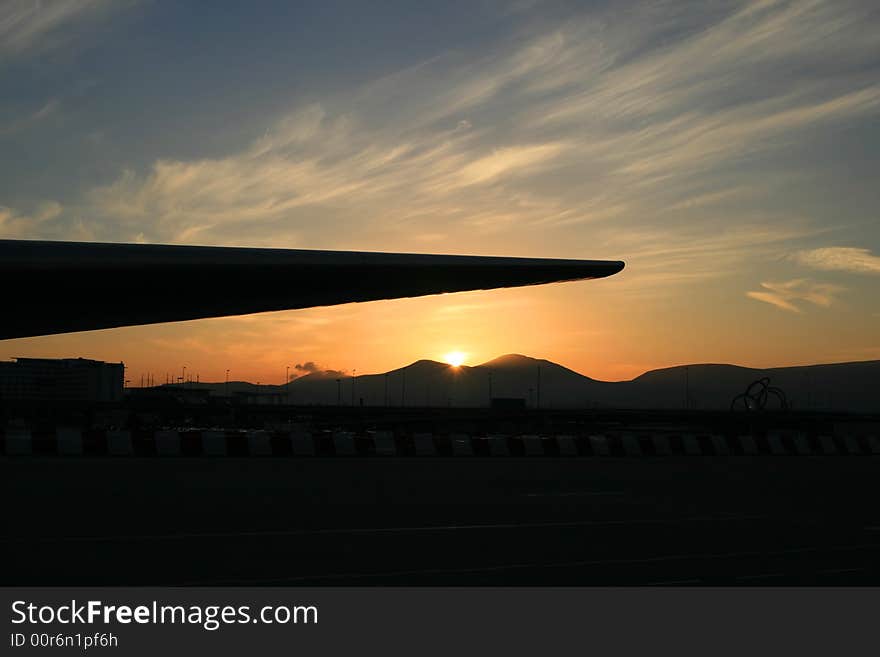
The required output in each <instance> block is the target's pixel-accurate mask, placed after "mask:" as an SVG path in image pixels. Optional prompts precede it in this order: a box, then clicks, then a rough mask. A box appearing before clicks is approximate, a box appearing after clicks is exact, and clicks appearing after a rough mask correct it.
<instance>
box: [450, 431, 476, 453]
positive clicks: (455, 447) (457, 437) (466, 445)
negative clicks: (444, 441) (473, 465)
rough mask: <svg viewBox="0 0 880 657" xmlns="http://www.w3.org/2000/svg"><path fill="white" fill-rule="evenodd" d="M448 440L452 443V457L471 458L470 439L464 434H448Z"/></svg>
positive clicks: (472, 449) (472, 447) (472, 448)
mask: <svg viewBox="0 0 880 657" xmlns="http://www.w3.org/2000/svg"><path fill="white" fill-rule="evenodd" d="M449 440H450V442H451V443H452V455H453V456H473V455H474V446H473V443H472V442H471V437H470V436H469V435H467V434H465V433H453V434H450V436H449Z"/></svg>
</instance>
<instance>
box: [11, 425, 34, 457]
mask: <svg viewBox="0 0 880 657" xmlns="http://www.w3.org/2000/svg"><path fill="white" fill-rule="evenodd" d="M33 452H34V444H33V439H32V437H31V430H30V429H24V428H20V427H7V429H6V454H7V456H28V455H30V454H33Z"/></svg>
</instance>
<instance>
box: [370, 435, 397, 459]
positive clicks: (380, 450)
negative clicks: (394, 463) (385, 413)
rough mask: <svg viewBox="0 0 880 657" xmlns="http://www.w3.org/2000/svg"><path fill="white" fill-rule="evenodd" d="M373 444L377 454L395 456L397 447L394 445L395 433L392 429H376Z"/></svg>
mask: <svg viewBox="0 0 880 657" xmlns="http://www.w3.org/2000/svg"><path fill="white" fill-rule="evenodd" d="M373 445H375V447H376V455H377V456H394V455H395V454H397V448H396V446H395V445H394V434H393V433H391V432H390V431H376V432H375V433H374V434H373Z"/></svg>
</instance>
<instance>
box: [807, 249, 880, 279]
mask: <svg viewBox="0 0 880 657" xmlns="http://www.w3.org/2000/svg"><path fill="white" fill-rule="evenodd" d="M794 259H795V260H796V261H797V262H799V263H800V264H802V265H806V266H807V267H812V268H814V269H822V270H824V271H848V272H853V273H857V274H880V256H875V255H874V254H873V253H871V251H870V250H869V249H860V248H855V247H844V246H832V247H826V248H822V249H812V250H808V251H799V252H798V253H796V254H795V255H794Z"/></svg>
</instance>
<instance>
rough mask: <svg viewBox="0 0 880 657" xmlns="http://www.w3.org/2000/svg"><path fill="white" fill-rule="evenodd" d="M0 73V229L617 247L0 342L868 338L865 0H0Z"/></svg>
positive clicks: (587, 364) (196, 367) (179, 355)
mask: <svg viewBox="0 0 880 657" xmlns="http://www.w3.org/2000/svg"><path fill="white" fill-rule="evenodd" d="M0 89H3V92H2V94H0V238H21V239H64V240H87V241H105V242H151V243H174V244H204V245H230V246H233V245H234V246H257V247H259V246H273V247H291V248H315V249H356V250H368V251H400V252H423V253H451V254H475V255H514V256H537V257H543V256H546V257H563V258H587V259H612V260H624V261H625V262H626V265H627V266H626V269H625V270H624V271H623V272H622V273H621V274H618V275H617V276H614V277H612V278H609V279H605V280H599V281H587V282H581V283H565V284H558V285H550V286H538V287H528V288H519V289H509V290H497V291H489V292H474V293H461V294H454V295H441V296H433V297H424V298H419V299H401V300H395V301H382V302H374V303H366V304H351V305H345V306H338V307H332V308H317V309H310V310H301V311H289V312H278V313H269V314H263V315H252V316H246V317H237V318H224V319H212V320H200V321H192V322H182V323H175V324H162V325H154V326H143V327H133V328H123V329H113V330H106V331H92V332H85V333H79V334H73V335H66V336H53V337H42V338H32V339H21V340H10V341H4V342H0V358H3V359H5V358H10V357H16V356H30V357H33V356H48V357H67V356H83V357H90V358H98V359H102V360H110V361H120V360H122V361H124V362H125V363H126V365H127V366H128V368H129V370H128V377H129V378H130V379H131V380H132V381H133V382H134V383H139V378H140V376H141V375H142V374H144V373H147V372H152V374H153V375H154V376H155V377H156V379H157V381H160V382H163V381H164V379H165V375H166V373H172V375H174V376H177V375H179V373H180V371H181V368H182V367H183V366H186V368H187V372H188V373H193V374H195V373H198V374H199V376H200V379H201V380H202V381H208V380H222V379H223V377H224V374H225V371H226V370H227V369H229V370H230V378H233V379H249V380H251V381H261V382H264V383H281V382H282V381H283V379H284V375H285V368H286V367H288V366H289V367H290V369H291V371H292V372H297V371H298V370H296V368H295V365H296V364H302V363H306V362H310V361H311V362H315V363H318V365H319V366H320V367H322V368H328V369H336V370H344V371H348V372H351V371H352V370H355V369H356V370H357V372H358V373H368V372H380V371H385V370H388V369H392V368H396V367H400V366H402V365H404V364H407V363H409V362H411V361H413V360H416V359H419V358H434V359H438V360H441V359H442V358H443V356H444V354H447V353H448V352H452V351H458V352H462V353H463V354H464V355H465V358H466V360H465V362H466V363H467V364H478V363H480V362H483V361H486V360H489V359H491V358H493V357H495V356H498V355H500V354H504V353H510V352H517V353H523V354H528V355H531V356H535V357H541V358H547V359H550V360H553V361H556V362H558V363H561V364H564V365H566V366H568V367H570V368H572V369H574V370H576V371H578V372H581V373H583V374H586V375H588V376H592V377H595V378H601V379H606V380H617V379H626V378H631V377H633V376H635V375H638V374H640V373H642V372H643V371H645V370H648V369H652V368H657V367H665V366H670V365H675V364H681V363H688V362H690V363H695V362H724V363H737V364H742V365H749V366H757V367H765V366H782V365H794V364H805V363H818V362H835V361H848V360H866V359H878V358H880V294H878V293H877V284H878V283H880V212H878V206H880V177H878V171H880V4H878V3H877V2H876V1H874V0H866V1H864V2H849V1H847V0H833V1H828V2H822V1H816V0H802V1H798V2H773V1H770V0H761V1H754V2H727V1H709V2H695V3H682V2H646V3H643V4H639V3H619V2H614V3H603V2H584V3H577V2H539V1H530V0H520V1H516V2H494V1H490V0H469V1H467V2H437V3H427V2H400V3H395V2H385V3H363V2H361V3H354V2H353V3H338V2H332V1H328V0H321V1H320V2H313V3H309V2H253V3H251V2H247V3H245V2H212V3H204V2H199V3H196V2H158V1H155V0H153V1H149V0H144V1H138V0H122V1H118V2H117V1H113V2H111V1H109V0H108V1H102V0H58V1H57V2H48V1H47V2H42V3H41V2H36V1H20V0H11V1H9V0H8V1H6V2H3V3H2V4H0ZM11 284H14V285H23V284H26V281H14V282H10V281H3V282H2V285H11ZM82 294H83V295H88V294H89V290H83V291H82ZM168 294H174V290H168ZM108 303H110V302H108ZM0 321H2V320H0Z"/></svg>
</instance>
